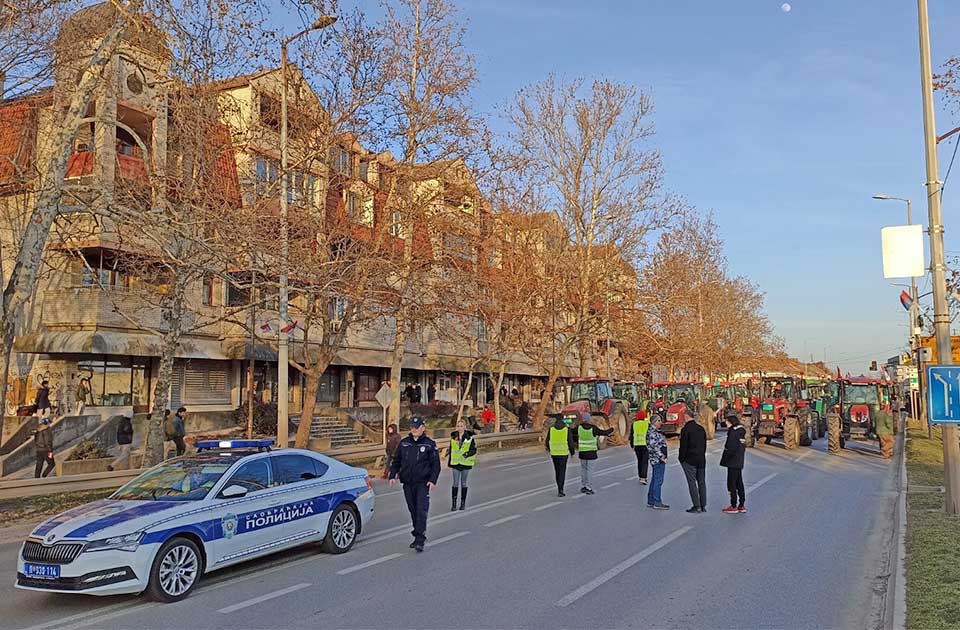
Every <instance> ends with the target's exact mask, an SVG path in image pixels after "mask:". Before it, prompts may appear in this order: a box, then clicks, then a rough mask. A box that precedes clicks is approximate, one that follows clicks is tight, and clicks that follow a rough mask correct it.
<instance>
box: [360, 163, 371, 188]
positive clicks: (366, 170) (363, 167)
mask: <svg viewBox="0 0 960 630" xmlns="http://www.w3.org/2000/svg"><path fill="white" fill-rule="evenodd" d="M360 180H361V181H364V182H367V183H368V184H369V183H370V160H362V161H361V162H360Z"/></svg>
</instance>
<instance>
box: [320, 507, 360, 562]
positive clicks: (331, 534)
mask: <svg viewBox="0 0 960 630" xmlns="http://www.w3.org/2000/svg"><path fill="white" fill-rule="evenodd" d="M357 529H358V528H357V514H356V512H354V511H353V508H351V507H349V506H347V505H341V506H338V507H337V509H336V510H334V511H333V514H331V515H330V524H329V525H327V536H326V538H324V539H323V550H324V551H326V552H327V553H346V552H348V551H350V548H351V547H353V543H354V542H356V540H357Z"/></svg>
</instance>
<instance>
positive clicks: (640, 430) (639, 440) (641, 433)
mask: <svg viewBox="0 0 960 630" xmlns="http://www.w3.org/2000/svg"><path fill="white" fill-rule="evenodd" d="M649 428H650V421H649V420H634V421H633V445H634V446H646V445H647V429H649Z"/></svg>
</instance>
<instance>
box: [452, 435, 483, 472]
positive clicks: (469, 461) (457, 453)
mask: <svg viewBox="0 0 960 630" xmlns="http://www.w3.org/2000/svg"><path fill="white" fill-rule="evenodd" d="M471 444H473V438H470V439H468V440H464V441H463V443H462V444H461V443H460V442H459V441H458V440H450V465H451V466H457V465H460V466H470V467H473V466H474V465H476V463H477V454H476V453H474V454H473V455H471V456H470V457H467V456H466V452H467V451H469V450H470V445H471Z"/></svg>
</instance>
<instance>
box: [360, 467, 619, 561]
mask: <svg viewBox="0 0 960 630" xmlns="http://www.w3.org/2000/svg"><path fill="white" fill-rule="evenodd" d="M633 465H635V464H634V463H633V462H628V463H626V464H620V465H617V466H613V467H612V468H607V469H604V470H602V471H600V472H598V473H597V476H598V477H599V476H601V475H609V474H612V473H615V472H617V471H619V470H623V469H624V468H627V467H629V466H633ZM579 482H580V477H573V478H572V479H569V480H568V481H567V483H566V484H565V485H566V486H569V485H573V484H577V483H579ZM556 488H557V485H556V483H549V484H547V485H544V486H540V487H538V488H531V489H529V490H523V491H522V492H518V493H516V494H510V495H507V496H505V497H500V498H499V499H492V500H490V501H487V502H485V503H478V504H477V505H474V506H473V507H471V508H470V510H469V511H464V512H460V511H457V512H448V513H446V514H443V515H441V516H437V517H436V518H431V519H430V522H431V523H446V522H447V521H451V520H454V519H458V518H463V517H464V516H470V515H472V514H476V513H477V512H483V511H484V510H490V509H493V508H497V507H500V506H502V505H506V504H507V503H513V502H514V501H519V500H521V499H526V498H528V497H532V496H534V495H536V494H540V493H541V492H545V491H547V490H556ZM409 531H410V524H409V523H407V524H404V525H397V526H396V527H388V528H387V529H382V530H380V531H378V532H373V533H371V534H370V535H369V537H364V538H363V539H362V540H360V541H358V542H357V545H356V546H357V547H361V546H367V545H372V544H374V543H378V542H382V541H384V540H389V539H390V538H395V537H397V536H402V535H403V534H404V533H406V532H409Z"/></svg>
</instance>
